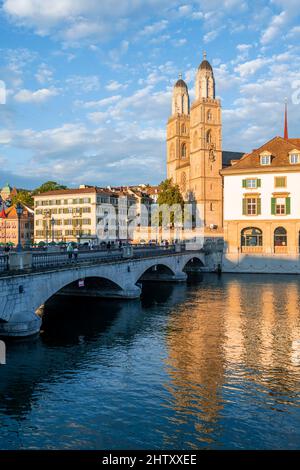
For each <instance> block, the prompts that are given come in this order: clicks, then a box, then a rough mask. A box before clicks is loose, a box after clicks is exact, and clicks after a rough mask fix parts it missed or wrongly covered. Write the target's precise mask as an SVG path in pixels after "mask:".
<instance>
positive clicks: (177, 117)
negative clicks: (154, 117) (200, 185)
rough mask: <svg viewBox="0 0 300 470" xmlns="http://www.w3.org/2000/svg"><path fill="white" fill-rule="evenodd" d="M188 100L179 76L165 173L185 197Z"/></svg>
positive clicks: (187, 173) (188, 119)
mask: <svg viewBox="0 0 300 470" xmlns="http://www.w3.org/2000/svg"><path fill="white" fill-rule="evenodd" d="M189 132H190V98H189V92H188V87H187V85H186V83H185V82H184V81H183V80H182V78H181V76H180V77H179V80H177V82H176V84H175V86H174V90H173V98H172V116H171V117H170V119H169V121H168V124H167V160H168V162H167V173H168V178H172V179H173V182H174V183H177V184H179V186H180V189H181V191H182V193H183V195H184V196H185V194H186V192H187V190H188V183H189V164H190V136H189Z"/></svg>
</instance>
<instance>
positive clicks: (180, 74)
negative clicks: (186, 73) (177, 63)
mask: <svg viewBox="0 0 300 470" xmlns="http://www.w3.org/2000/svg"><path fill="white" fill-rule="evenodd" d="M178 78H179V80H182V73H181V72H180V73H179V75H178Z"/></svg>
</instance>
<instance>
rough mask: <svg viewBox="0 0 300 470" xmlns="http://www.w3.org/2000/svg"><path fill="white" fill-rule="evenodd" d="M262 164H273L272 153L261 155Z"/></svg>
mask: <svg viewBox="0 0 300 470" xmlns="http://www.w3.org/2000/svg"><path fill="white" fill-rule="evenodd" d="M260 164H261V165H271V155H270V154H268V155H267V154H266V155H261V156H260Z"/></svg>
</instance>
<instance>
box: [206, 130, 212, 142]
mask: <svg viewBox="0 0 300 470" xmlns="http://www.w3.org/2000/svg"><path fill="white" fill-rule="evenodd" d="M206 143H207V144H210V143H211V131H207V132H206Z"/></svg>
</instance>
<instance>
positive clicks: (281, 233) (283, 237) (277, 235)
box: [274, 227, 287, 247]
mask: <svg viewBox="0 0 300 470" xmlns="http://www.w3.org/2000/svg"><path fill="white" fill-rule="evenodd" d="M274 246H275V247H276V246H287V231H286V229H285V228H284V227H277V228H276V229H275V230H274Z"/></svg>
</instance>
